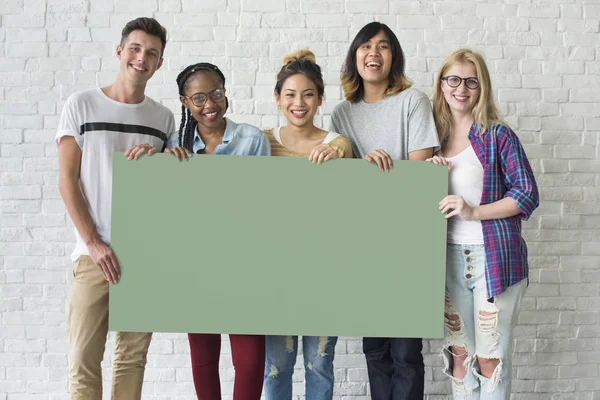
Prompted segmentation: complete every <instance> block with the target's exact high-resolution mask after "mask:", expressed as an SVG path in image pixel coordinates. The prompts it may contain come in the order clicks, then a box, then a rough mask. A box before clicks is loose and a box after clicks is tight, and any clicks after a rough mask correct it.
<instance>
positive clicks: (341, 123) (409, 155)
mask: <svg viewBox="0 0 600 400" xmlns="http://www.w3.org/2000/svg"><path fill="white" fill-rule="evenodd" d="M404 65H405V62H404V54H403V51H402V48H401V47H400V43H399V42H398V39H397V38H396V35H395V34H394V33H393V32H392V31H391V30H390V28H388V27H387V26H386V25H385V24H382V23H379V22H372V23H370V24H368V25H366V26H364V27H363V28H362V29H361V30H360V31H359V32H358V34H357V35H356V37H355V38H354V40H353V41H352V44H351V45H350V49H349V50H348V54H347V56H346V61H345V63H344V66H343V68H342V87H343V89H344V95H345V97H346V101H343V102H342V103H340V104H339V105H338V106H337V107H336V108H335V109H334V110H333V113H332V116H331V130H332V131H335V132H339V133H341V134H342V135H345V136H346V137H347V138H349V139H350V140H351V141H352V144H353V151H354V156H355V157H361V158H365V159H366V160H367V161H369V162H372V163H376V164H377V166H378V167H379V168H380V169H381V170H382V171H389V169H390V168H392V166H393V161H392V160H425V159H426V158H428V157H431V156H432V155H433V152H434V150H435V149H436V148H437V147H438V139H437V133H436V129H435V122H434V119H433V114H432V111H431V104H430V103H429V99H428V98H427V96H426V95H425V94H424V93H422V92H420V91H418V90H416V89H413V88H410V82H409V81H408V79H407V78H406V76H405V75H404ZM427 184H428V183H427V182H423V185H427ZM357 190H363V189H362V188H360V187H357ZM374 195H375V194H374ZM400 206H401V205H400ZM356 212H357V213H360V212H365V213H366V212H368V210H356ZM424 260H425V259H424ZM389 262H391V263H394V264H396V265H397V266H398V268H414V267H415V266H414V265H404V264H403V263H402V255H401V254H399V257H398V259H395V260H389ZM423 262H426V261H423ZM377 279H387V277H385V276H381V277H377ZM415 284H418V282H415ZM373 303H374V304H376V302H375V300H374V301H373ZM373 311H374V312H376V309H374V310H373ZM382 318H386V317H385V316H382ZM387 318H397V319H400V320H401V319H402V316H397V315H395V316H390V317H387ZM421 350H422V340H421V339H418V338H364V339H363V351H364V353H365V357H366V359H367V370H368V374H369V382H370V386H371V396H372V398H373V400H416V399H418V400H422V399H423V391H424V389H423V387H424V365H423V356H422V354H421Z"/></svg>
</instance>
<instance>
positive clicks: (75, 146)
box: [55, 18, 175, 400]
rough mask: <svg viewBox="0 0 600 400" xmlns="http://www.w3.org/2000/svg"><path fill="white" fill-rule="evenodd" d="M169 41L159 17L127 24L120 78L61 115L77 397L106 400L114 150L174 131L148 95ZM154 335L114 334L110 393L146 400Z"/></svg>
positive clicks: (73, 100)
mask: <svg viewBox="0 0 600 400" xmlns="http://www.w3.org/2000/svg"><path fill="white" fill-rule="evenodd" d="M166 41H167V39H166V30H165V28H164V27H162V26H161V25H160V24H159V23H158V22H157V21H156V20H155V19H153V18H137V19H135V20H133V21H130V22H128V23H127V25H125V27H124V28H123V31H122V37H121V42H120V44H119V45H118V46H117V49H116V56H117V58H118V59H119V62H120V68H119V72H118V74H117V77H116V79H115V81H114V82H113V83H112V84H111V85H109V86H107V87H103V88H96V89H91V90H87V91H82V92H78V93H75V94H73V95H72V96H70V97H69V98H68V99H67V101H66V102H65V105H64V109H63V111H62V114H61V118H60V121H59V125H58V130H57V133H56V138H55V140H56V143H57V145H58V148H59V154H58V160H59V189H60V193H61V196H62V198H63V200H64V202H65V206H66V208H67V212H68V213H69V216H70V217H71V219H72V220H73V224H74V225H75V237H76V240H77V243H76V245H75V249H74V251H73V253H72V255H71V259H72V260H73V262H74V263H75V266H74V268H73V276H74V280H73V286H72V292H71V300H70V304H69V316H68V335H69V369H70V391H71V398H72V399H77V400H79V399H86V400H96V399H98V400H101V399H102V369H101V366H100V363H101V362H102V358H103V355H104V348H105V344H106V336H107V333H108V287H109V284H110V283H116V282H117V281H118V280H119V278H120V268H119V264H118V262H117V258H116V256H115V254H114V253H113V251H112V249H111V247H110V222H111V196H112V157H113V153H114V152H116V151H126V150H128V149H130V148H132V147H133V146H135V145H138V144H142V143H149V144H152V145H153V146H155V147H157V148H163V147H164V146H165V145H166V143H167V140H168V136H169V135H170V134H171V133H172V132H174V131H175V120H174V117H173V114H172V112H171V111H170V110H169V109H168V108H166V107H164V106H162V105H160V104H159V103H158V102H156V101H154V100H152V99H151V98H149V97H147V96H146V95H145V94H144V92H145V89H146V83H147V82H148V80H149V79H150V78H151V77H152V76H153V75H154V73H155V72H156V71H157V70H158V69H159V68H160V67H161V65H162V62H163V58H162V57H163V52H164V49H165V45H166ZM151 335H152V334H151V333H132V332H117V334H116V345H115V357H114V362H113V382H112V396H111V398H112V399H114V400H119V399H123V400H132V399H133V400H135V399H140V398H141V392H142V382H143V378H144V369H145V365H146V353H147V351H148V346H149V344H150V339H151Z"/></svg>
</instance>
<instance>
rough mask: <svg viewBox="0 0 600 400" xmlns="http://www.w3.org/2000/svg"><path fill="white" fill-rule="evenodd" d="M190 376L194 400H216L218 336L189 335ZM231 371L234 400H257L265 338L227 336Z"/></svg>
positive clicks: (218, 391) (219, 343) (262, 373)
mask: <svg viewBox="0 0 600 400" xmlns="http://www.w3.org/2000/svg"><path fill="white" fill-rule="evenodd" d="M188 339H189V342H190V352H191V356H192V374H193V376H194V386H195V388H196V395H197V396H198V400H220V399H221V381H220V379H219V356H220V354H221V335H217V334H204V333H189V334H188ZM229 341H230V343H231V358H232V360H233V368H234V369H235V382H234V385H233V399H234V400H259V399H260V395H261V393H262V387H263V378H264V371H265V337H264V336H258V335H229Z"/></svg>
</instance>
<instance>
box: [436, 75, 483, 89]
mask: <svg viewBox="0 0 600 400" xmlns="http://www.w3.org/2000/svg"><path fill="white" fill-rule="evenodd" d="M442 80H443V81H446V83H447V84H448V86H450V87H451V88H457V87H459V86H460V84H461V83H463V81H465V86H466V87H468V88H469V89H477V88H478V87H479V79H477V78H475V77H470V78H461V77H460V76H456V75H450V76H444V77H443V78H442Z"/></svg>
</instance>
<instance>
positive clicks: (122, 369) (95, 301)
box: [67, 256, 152, 400]
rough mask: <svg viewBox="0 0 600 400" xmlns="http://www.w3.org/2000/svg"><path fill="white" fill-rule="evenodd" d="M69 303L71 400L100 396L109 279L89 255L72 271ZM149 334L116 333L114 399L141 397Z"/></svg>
mask: <svg viewBox="0 0 600 400" xmlns="http://www.w3.org/2000/svg"><path fill="white" fill-rule="evenodd" d="M73 276H74V277H75V279H74V281H73V286H72V291H71V302H70V304H69V318H68V322H67V324H68V330H69V369H70V389H71V399H73V400H84V399H85V400H96V399H98V400H101V399H102V369H101V367H100V363H101V362H102V357H103V356H104V347H105V344H106V336H107V333H108V285H109V284H108V282H107V281H106V279H104V275H103V274H102V271H100V268H98V266H97V265H95V264H94V262H93V261H92V259H91V258H90V257H88V256H81V257H79V259H78V260H77V262H76V263H75V268H74V270H73ZM151 338H152V333H134V332H117V334H116V343H115V357H114V362H113V380H112V396H111V398H112V399H113V400H136V399H141V397H142V383H143V381H144V368H145V366H146V353H147V352H148V346H149V345H150V339H151Z"/></svg>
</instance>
